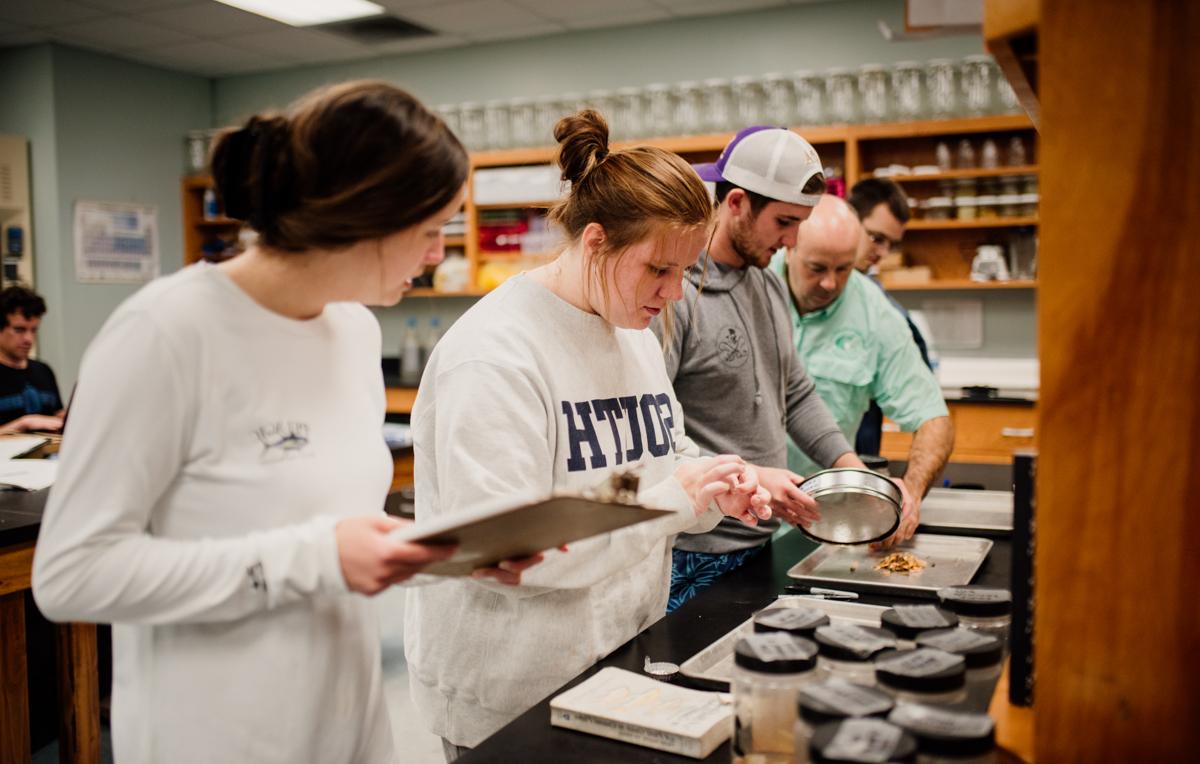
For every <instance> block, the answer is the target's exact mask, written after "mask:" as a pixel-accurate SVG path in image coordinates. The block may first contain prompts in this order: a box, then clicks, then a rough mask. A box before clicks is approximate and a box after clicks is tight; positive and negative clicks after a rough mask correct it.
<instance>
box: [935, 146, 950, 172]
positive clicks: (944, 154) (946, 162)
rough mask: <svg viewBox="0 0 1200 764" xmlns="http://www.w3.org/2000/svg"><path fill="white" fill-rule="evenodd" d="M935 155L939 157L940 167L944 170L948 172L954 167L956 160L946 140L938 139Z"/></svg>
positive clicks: (938, 164)
mask: <svg viewBox="0 0 1200 764" xmlns="http://www.w3.org/2000/svg"><path fill="white" fill-rule="evenodd" d="M934 155H935V156H936V157H937V166H938V169H939V170H941V171H942V172H947V171H949V170H951V169H952V168H953V167H954V160H953V159H952V158H951V157H950V146H949V145H948V144H947V143H946V142H945V141H938V143H937V147H936V148H935V149H934Z"/></svg>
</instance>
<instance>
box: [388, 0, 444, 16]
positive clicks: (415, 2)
mask: <svg viewBox="0 0 1200 764" xmlns="http://www.w3.org/2000/svg"><path fill="white" fill-rule="evenodd" d="M371 2H373V3H375V4H376V5H382V6H383V7H384V8H386V9H387V10H389V11H391V12H393V13H396V14H399V13H400V12H401V11H406V10H408V9H410V8H425V7H428V6H430V5H438V4H439V3H441V2H443V0H371Z"/></svg>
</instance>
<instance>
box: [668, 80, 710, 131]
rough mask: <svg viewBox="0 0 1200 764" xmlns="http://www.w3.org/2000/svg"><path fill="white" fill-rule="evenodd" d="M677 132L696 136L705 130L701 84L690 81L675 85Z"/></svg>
mask: <svg viewBox="0 0 1200 764" xmlns="http://www.w3.org/2000/svg"><path fill="white" fill-rule="evenodd" d="M674 95H675V132H677V133H679V134H680V135H696V134H697V133H700V132H702V131H703V130H704V125H703V124H702V122H701V119H700V115H701V114H702V113H703V112H702V111H701V108H702V107H701V101H700V83H698V82H692V81H690V80H688V81H685V82H680V83H677V84H676V85H675V92H674Z"/></svg>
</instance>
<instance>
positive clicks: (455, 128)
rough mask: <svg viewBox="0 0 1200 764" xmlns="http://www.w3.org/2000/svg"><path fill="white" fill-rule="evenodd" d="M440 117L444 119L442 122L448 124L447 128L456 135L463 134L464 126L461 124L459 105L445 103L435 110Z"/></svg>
mask: <svg viewBox="0 0 1200 764" xmlns="http://www.w3.org/2000/svg"><path fill="white" fill-rule="evenodd" d="M435 111H437V113H438V116H439V117H441V118H442V122H445V123H446V127H447V128H449V130H450V132H452V133H454V134H455V135H460V134H461V133H462V125H461V124H460V122H459V109H458V104H453V103H444V104H441V105H440V106H438V107H437V109H435Z"/></svg>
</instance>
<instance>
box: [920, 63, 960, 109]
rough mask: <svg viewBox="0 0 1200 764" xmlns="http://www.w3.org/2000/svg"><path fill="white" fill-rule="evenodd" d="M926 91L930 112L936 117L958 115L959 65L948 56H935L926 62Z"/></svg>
mask: <svg viewBox="0 0 1200 764" xmlns="http://www.w3.org/2000/svg"><path fill="white" fill-rule="evenodd" d="M925 93H926V95H927V97H928V99H929V114H930V116H932V117H935V118H946V117H954V116H957V115H958V112H959V106H958V67H957V66H955V65H954V62H953V61H951V60H950V59H948V58H934V59H931V60H929V61H928V62H926V64H925Z"/></svg>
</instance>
